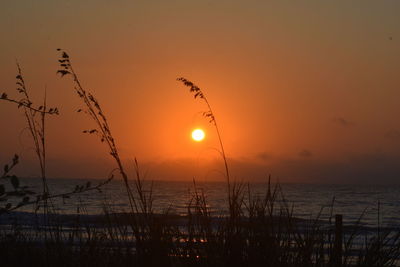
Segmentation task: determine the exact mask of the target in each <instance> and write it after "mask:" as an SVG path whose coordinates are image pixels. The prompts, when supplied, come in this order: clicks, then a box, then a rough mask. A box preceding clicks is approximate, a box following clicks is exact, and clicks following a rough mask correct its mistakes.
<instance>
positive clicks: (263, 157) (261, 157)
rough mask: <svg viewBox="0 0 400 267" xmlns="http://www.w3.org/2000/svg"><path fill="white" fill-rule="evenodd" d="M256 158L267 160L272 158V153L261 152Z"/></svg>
mask: <svg viewBox="0 0 400 267" xmlns="http://www.w3.org/2000/svg"><path fill="white" fill-rule="evenodd" d="M256 158H257V159H260V160H263V161H266V160H269V159H270V158H271V155H270V154H269V153H267V152H261V153H259V154H257V155H256Z"/></svg>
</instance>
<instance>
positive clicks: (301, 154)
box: [299, 149, 313, 158]
mask: <svg viewBox="0 0 400 267" xmlns="http://www.w3.org/2000/svg"><path fill="white" fill-rule="evenodd" d="M312 155H313V153H311V151H310V150H307V149H303V150H302V151H300V152H299V157H302V158H309V157H312Z"/></svg>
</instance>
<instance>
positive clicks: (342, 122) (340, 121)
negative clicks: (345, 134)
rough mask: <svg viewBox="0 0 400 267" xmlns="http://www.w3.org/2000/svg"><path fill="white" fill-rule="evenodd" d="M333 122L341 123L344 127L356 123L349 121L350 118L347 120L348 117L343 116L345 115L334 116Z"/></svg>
mask: <svg viewBox="0 0 400 267" xmlns="http://www.w3.org/2000/svg"><path fill="white" fill-rule="evenodd" d="M332 122H333V123H335V124H337V125H340V126H342V127H346V128H347V127H350V126H353V125H354V123H353V122H351V121H348V120H346V119H345V118H343V117H336V118H333V119H332Z"/></svg>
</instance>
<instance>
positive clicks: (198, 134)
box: [192, 129, 206, 142]
mask: <svg viewBox="0 0 400 267" xmlns="http://www.w3.org/2000/svg"><path fill="white" fill-rule="evenodd" d="M204 137H206V134H205V133H204V131H203V130H202V129H195V130H193V132H192V138H193V140H194V141H196V142H200V141H203V139H204Z"/></svg>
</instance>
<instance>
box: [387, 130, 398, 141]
mask: <svg viewBox="0 0 400 267" xmlns="http://www.w3.org/2000/svg"><path fill="white" fill-rule="evenodd" d="M385 137H386V138H388V139H393V140H399V139H400V132H399V131H397V130H395V129H391V130H389V131H387V132H386V133H385Z"/></svg>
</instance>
